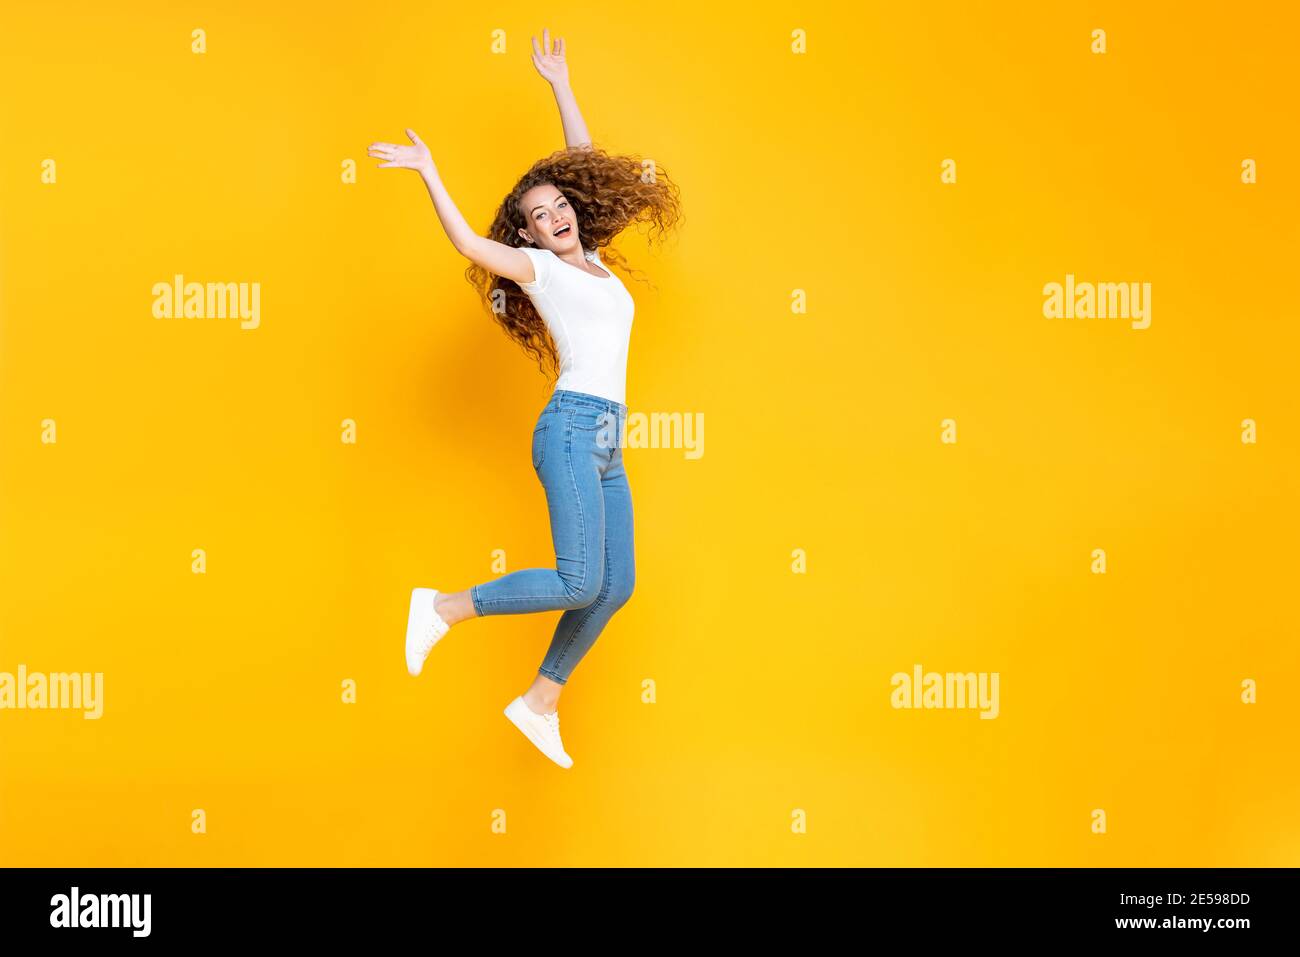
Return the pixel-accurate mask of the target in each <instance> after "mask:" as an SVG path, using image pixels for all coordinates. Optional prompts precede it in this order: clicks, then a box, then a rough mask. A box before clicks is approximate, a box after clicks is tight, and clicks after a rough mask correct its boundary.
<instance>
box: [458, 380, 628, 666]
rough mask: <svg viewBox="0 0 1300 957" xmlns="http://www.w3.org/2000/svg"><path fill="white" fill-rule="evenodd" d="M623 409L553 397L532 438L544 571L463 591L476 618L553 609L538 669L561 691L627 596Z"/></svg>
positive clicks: (594, 400)
mask: <svg viewBox="0 0 1300 957" xmlns="http://www.w3.org/2000/svg"><path fill="white" fill-rule="evenodd" d="M626 422H627V406H625V405H623V404H622V403H619V402H613V401H611V400H609V399H602V398H600V397H598V396H594V395H587V394H586V393H585V392H570V391H567V390H564V389H557V390H556V391H555V392H553V393H552V394H551V399H550V401H549V402H548V403H547V404H546V407H545V408H544V409H542V413H541V415H540V416H538V418H537V427H536V428H535V429H534V430H533V468H534V469H536V471H537V477H538V478H539V479H540V480H541V483H542V487H543V488H544V489H545V490H546V505H547V509H548V510H549V512H550V516H551V540H552V542H553V543H554V545H555V567H554V568H526V569H523V570H521V571H517V572H511V573H510V574H508V575H502V576H501V577H500V578H498V579H495V580H494V581H490V582H486V583H484V584H482V585H475V586H474V587H473V588H471V589H470V591H469V593H470V598H471V599H472V600H473V602H474V609H475V611H477V612H478V613H479V614H480V615H517V614H523V613H527V612H534V611H557V610H563V612H564V614H563V615H561V616H560V621H559V624H558V625H557V626H556V628H555V636H554V637H553V638H552V639H551V646H550V649H549V650H548V651H547V652H546V657H545V659H544V660H543V661H542V665H541V667H540V668H539V669H538V671H539V673H540V674H543V675H545V676H546V677H548V678H550V679H551V680H552V681H555V682H558V683H559V684H564V683H565V682H567V681H568V680H569V675H570V674H572V672H573V669H574V668H575V667H577V665H578V662H580V661H581V660H582V658H583V656H584V655H586V653H587V652H588V651H589V650H590V649H591V646H592V645H593V644H594V643H595V641H596V639H597V637H599V636H600V633H601V631H602V629H604V627H605V625H606V624H607V623H608V622H609V619H610V618H611V617H612V616H613V614H614V612H616V611H618V610H619V609H620V608H622V607H623V605H624V604H626V603H627V600H628V599H629V598H630V597H632V585H633V582H634V581H635V578H636V572H635V563H634V561H633V557H632V496H631V492H630V490H629V489H628V484H627V473H626V472H625V471H624V470H623V450H622V448H620V447H619V438H620V436H621V435H622V434H623V429H624V426H625V423H626Z"/></svg>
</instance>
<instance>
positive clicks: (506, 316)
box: [465, 145, 682, 377]
mask: <svg viewBox="0 0 1300 957" xmlns="http://www.w3.org/2000/svg"><path fill="white" fill-rule="evenodd" d="M547 184H550V185H553V186H554V187H555V188H556V189H558V190H559V191H560V192H562V193H563V194H564V195H565V197H566V198H567V199H568V200H569V203H570V207H569V208H570V209H571V210H572V211H573V216H574V218H575V219H576V220H577V223H578V236H579V239H580V240H581V242H582V245H583V247H584V249H599V250H602V252H601V258H602V259H603V260H608V261H610V262H613V263H614V264H616V265H618V266H620V267H621V268H623V269H624V270H627V271H628V272H629V273H636V272H639V270H633V269H631V267H630V266H629V265H628V264H627V261H626V260H625V259H624V258H623V256H622V255H621V254H620V253H619V252H618V251H617V250H615V249H612V248H611V249H609V250H608V252H605V251H604V250H605V249H606V247H607V246H608V245H609V242H610V240H612V239H613V238H614V237H615V236H617V235H618V234H619V233H621V232H622V231H623V230H624V229H625V228H627V227H628V226H629V225H631V224H633V223H640V224H643V225H647V226H648V228H647V229H646V230H645V233H646V238H647V239H649V240H651V241H660V242H662V240H663V239H664V237H665V235H666V234H667V232H668V231H669V230H670V229H672V228H673V227H674V226H676V225H677V224H678V223H679V222H680V221H681V219H682V210H681V203H680V200H679V196H678V187H677V185H676V184H675V183H673V182H672V181H671V180H670V179H669V178H668V176H667V175H666V174H665V173H664V171H663V170H662V169H659V168H658V167H656V166H653V165H651V166H648V167H647V166H646V165H645V164H644V163H643V161H642V159H641V158H640V157H637V156H631V155H612V154H610V153H607V152H606V151H605V150H604V149H602V148H600V147H598V146H594V145H593V146H588V147H571V148H569V149H564V150H558V151H556V152H554V153H552V154H551V155H550V156H547V157H546V158H545V159H541V160H538V161H537V162H536V163H534V164H533V166H532V168H531V169H530V170H528V172H526V173H524V175H523V176H522V177H521V178H520V180H519V182H517V183H516V184H515V187H514V189H512V190H511V191H510V194H509V195H508V196H506V198H505V199H504V200H502V201H501V206H500V207H499V208H498V209H497V213H496V218H495V219H493V220H492V226H491V228H490V229H489V230H488V233H487V235H488V238H489V239H495V240H496V241H497V242H499V243H505V244H506V245H507V246H516V247H520V246H523V245H525V240H524V239H523V238H522V237H521V236H520V235H519V230H520V229H527V228H528V220H527V219H526V217H525V216H524V213H523V211H522V210H521V209H520V200H522V199H523V196H524V194H525V193H526V192H528V191H529V190H530V189H532V188H533V187H534V186H544V185H547ZM465 278H466V279H468V280H469V281H470V283H471V284H472V285H473V286H474V288H475V289H476V290H477V291H478V293H479V295H480V296H481V297H482V299H483V303H484V305H485V306H486V307H487V309H488V312H490V313H491V314H492V317H493V318H494V319H495V320H496V321H497V323H498V324H500V326H501V328H502V329H504V330H505V331H506V334H507V335H508V336H510V338H511V339H514V340H515V342H517V343H518V344H519V345H520V347H521V348H523V350H524V352H526V353H527V354H528V355H529V356H530V357H532V359H533V360H534V361H535V362H536V363H537V365H538V367H539V368H540V369H541V370H542V372H543V374H545V375H548V376H552V377H553V376H556V375H558V374H559V364H560V359H559V355H558V354H557V353H556V351H555V343H553V342H552V341H551V336H550V333H549V332H547V330H546V323H545V322H543V321H542V317H541V316H540V315H538V313H537V310H536V309H535V308H534V307H533V302H532V300H531V299H529V298H528V294H527V293H525V292H524V291H523V290H522V289H520V288H519V285H518V283H516V282H514V281H513V280H510V279H506V278H504V277H502V276H498V275H496V274H495V273H492V272H490V271H488V270H487V269H484V268H483V267H482V266H480V265H478V264H477V263H475V264H473V265H471V266H470V267H469V268H468V269H466V270H465Z"/></svg>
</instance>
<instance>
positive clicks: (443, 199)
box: [368, 130, 536, 282]
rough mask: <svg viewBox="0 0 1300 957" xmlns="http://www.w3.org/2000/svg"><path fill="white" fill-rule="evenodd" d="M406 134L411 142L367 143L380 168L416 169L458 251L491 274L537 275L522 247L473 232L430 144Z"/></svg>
mask: <svg viewBox="0 0 1300 957" xmlns="http://www.w3.org/2000/svg"><path fill="white" fill-rule="evenodd" d="M406 135H407V136H409V137H410V138H411V145H410V146H407V145H405V144H397V143H371V144H370V148H369V150H368V153H369V155H370V156H373V157H375V158H377V159H382V160H384V161H385V162H383V163H380V164H379V169H389V168H396V169H413V170H415V171H416V172H418V173H419V174H420V178H421V179H423V180H424V185H425V187H426V188H427V189H428V190H429V197H430V198H431V199H432V200H433V208H434V210H435V211H436V212H437V214H438V219H439V221H440V222H441V223H442V228H443V230H444V231H445V232H446V233H447V238H448V239H450V240H451V244H452V245H453V246H455V247H456V251H457V252H459V253H460V254H461V255H462V256H464V257H465V258H466V259H468V260H470V261H471V262H474V263H477V264H478V265H480V266H482V267H483V268H484V269H486V270H487V271H488V272H490V273H493V274H494V275H497V276H502V277H504V278H506V279H513V280H514V281H515V282H532V281H533V280H534V278H536V277H535V274H534V272H533V261H532V260H531V259H529V258H528V254H527V253H525V252H524V251H523V250H522V249H516V248H515V247H513V246H507V245H506V244H505V243H499V242H497V241H496V240H495V239H488V238H487V237H486V236H480V235H479V234H478V233H476V232H474V230H473V229H471V228H470V225H469V223H467V222H466V221H465V217H464V216H462V215H461V212H460V210H459V209H457V208H456V204H455V203H454V202H452V199H451V194H449V193H448V192H447V187H445V186H443V185H442V177H440V176H439V175H438V167H437V166H436V165H434V162H433V156H432V155H431V154H430V153H429V147H427V146H425V145H424V141H423V140H421V139H420V138H419V137H418V136H416V135H415V131H414V130H407V131H406Z"/></svg>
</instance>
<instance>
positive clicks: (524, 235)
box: [519, 226, 533, 243]
mask: <svg viewBox="0 0 1300 957" xmlns="http://www.w3.org/2000/svg"><path fill="white" fill-rule="evenodd" d="M519 236H520V238H521V239H523V241H524V242H526V243H532V241H533V237H532V236H529V235H528V230H526V229H524V228H523V227H522V226H520V227H519Z"/></svg>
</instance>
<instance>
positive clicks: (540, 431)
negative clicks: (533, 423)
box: [533, 423, 546, 469]
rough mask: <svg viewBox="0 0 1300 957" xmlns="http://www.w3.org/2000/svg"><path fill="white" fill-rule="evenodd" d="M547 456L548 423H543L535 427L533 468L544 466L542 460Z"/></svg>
mask: <svg viewBox="0 0 1300 957" xmlns="http://www.w3.org/2000/svg"><path fill="white" fill-rule="evenodd" d="M545 458H546V423H542V424H541V425H539V426H538V427H537V428H535V429H533V468H535V469H539V468H541V467H542V461H543V460H544V459H545Z"/></svg>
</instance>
